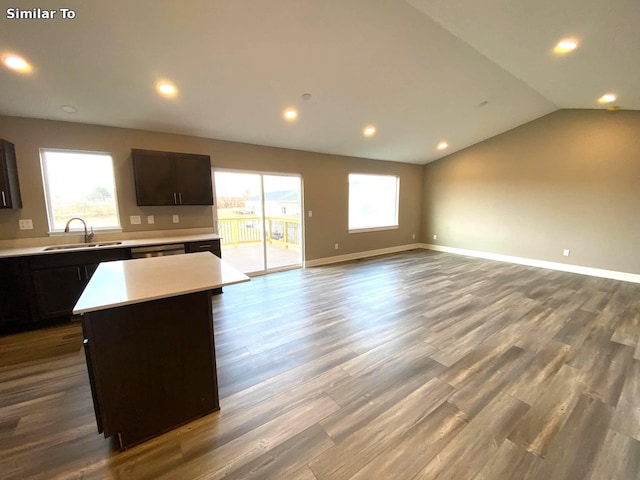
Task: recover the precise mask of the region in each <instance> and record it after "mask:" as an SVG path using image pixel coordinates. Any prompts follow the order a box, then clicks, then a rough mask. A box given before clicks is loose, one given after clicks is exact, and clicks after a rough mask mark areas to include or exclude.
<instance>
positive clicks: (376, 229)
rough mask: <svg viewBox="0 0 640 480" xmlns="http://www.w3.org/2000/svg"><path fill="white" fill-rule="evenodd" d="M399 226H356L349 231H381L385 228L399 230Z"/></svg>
mask: <svg viewBox="0 0 640 480" xmlns="http://www.w3.org/2000/svg"><path fill="white" fill-rule="evenodd" d="M398 228H399V225H390V226H388V227H369V228H354V229H351V230H349V233H367V232H381V231H384V230H397V229H398Z"/></svg>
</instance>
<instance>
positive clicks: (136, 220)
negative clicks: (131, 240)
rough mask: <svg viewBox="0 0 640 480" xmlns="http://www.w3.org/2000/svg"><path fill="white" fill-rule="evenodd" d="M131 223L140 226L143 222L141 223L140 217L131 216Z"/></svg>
mask: <svg viewBox="0 0 640 480" xmlns="http://www.w3.org/2000/svg"><path fill="white" fill-rule="evenodd" d="M129 221H130V222H131V225H140V224H141V223H142V222H141V221H140V215H131V216H130V217H129Z"/></svg>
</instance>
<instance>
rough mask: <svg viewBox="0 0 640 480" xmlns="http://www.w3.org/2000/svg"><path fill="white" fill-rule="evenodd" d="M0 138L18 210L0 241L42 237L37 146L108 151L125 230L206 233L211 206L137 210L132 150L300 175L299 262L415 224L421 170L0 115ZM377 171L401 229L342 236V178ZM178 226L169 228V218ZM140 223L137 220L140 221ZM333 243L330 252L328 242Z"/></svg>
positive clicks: (405, 235)
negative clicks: (13, 174) (390, 186)
mask: <svg viewBox="0 0 640 480" xmlns="http://www.w3.org/2000/svg"><path fill="white" fill-rule="evenodd" d="M0 138H5V139H7V140H9V141H10V142H12V143H14V144H15V146H16V156H17V161H18V174H19V177H20V188H21V191H22V200H23V208H22V209H19V210H0V240H6V239H16V238H27V237H46V235H47V229H48V228H47V216H46V209H45V203H44V193H43V189H42V179H41V174H40V157H39V149H40V148H45V147H47V148H60V149H72V150H92V151H103V152H110V153H111V154H112V156H113V159H114V164H115V170H116V184H117V189H118V202H119V208H120V217H121V222H122V226H123V230H124V231H125V232H133V231H141V230H148V231H150V232H152V231H154V230H167V229H173V228H181V229H182V228H193V227H211V226H212V225H213V216H212V207H138V206H137V205H136V200H135V189H134V183H133V166H132V162H131V149H132V148H143V149H152V150H167V151H176V152H185V153H202V154H207V155H211V163H212V166H213V167H219V168H225V169H244V170H255V171H264V172H271V173H296V174H300V175H302V178H303V187H304V207H305V209H306V210H307V211H308V210H312V211H313V217H312V218H305V228H306V231H305V243H306V259H307V260H314V259H319V258H324V257H330V256H334V255H345V254H349V253H357V252H362V251H367V250H375V249H381V248H389V247H395V246H401V245H407V244H411V243H414V242H416V241H418V238H416V239H415V240H414V239H413V238H412V234H413V233H416V234H419V232H420V222H421V212H420V205H421V197H422V169H423V167H422V166H420V165H411V164H403V163H396V162H381V161H376V160H366V159H359V158H352V157H340V156H334V155H323V154H315V153H309V152H302V151H296V150H287V149H280V148H270V147H261V146H256V145H248V144H241V143H234V142H225V141H220V140H211V139H205V138H197V137H189V136H184V135H169V134H162V133H155V132H148V131H141V130H132V129H123V128H113V127H101V126H96V125H84V124H78V123H70V122H57V121H46V120H36V119H25V118H16V117H3V116H0ZM350 172H356V173H384V174H391V175H399V176H400V184H401V195H400V228H399V229H398V230H388V231H380V232H370V233H359V234H349V233H348V232H347V213H348V206H347V202H348V185H347V175H348V174H349V173H350ZM175 213H177V214H179V215H180V223H179V224H178V225H174V224H173V223H172V222H171V216H172V215H173V214H175ZM130 215H142V216H146V215H154V216H155V220H156V223H155V225H145V224H144V223H145V222H144V221H143V224H142V225H130V224H129V216H130ZM26 218H31V219H33V223H34V227H35V228H34V230H31V231H28V230H24V231H20V230H19V229H18V220H19V219H26ZM143 219H144V217H143ZM335 243H338V244H339V245H340V249H339V250H334V244H335Z"/></svg>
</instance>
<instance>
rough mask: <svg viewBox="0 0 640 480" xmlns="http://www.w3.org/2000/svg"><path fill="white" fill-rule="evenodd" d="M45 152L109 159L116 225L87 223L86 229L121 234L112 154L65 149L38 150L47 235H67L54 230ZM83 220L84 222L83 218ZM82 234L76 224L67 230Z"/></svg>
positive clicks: (61, 229) (82, 230)
mask: <svg viewBox="0 0 640 480" xmlns="http://www.w3.org/2000/svg"><path fill="white" fill-rule="evenodd" d="M47 152H52V153H69V154H84V155H96V156H105V157H109V159H110V160H111V172H112V174H113V198H114V200H115V217H116V220H117V222H118V224H117V225H113V226H107V227H100V226H94V225H91V224H89V223H87V229H89V228H93V230H94V231H96V232H122V221H121V218H120V205H119V202H118V185H117V180H116V168H115V165H114V161H113V154H111V153H110V152H103V151H94V150H70V149H65V148H40V172H41V176H42V188H43V194H44V202H45V208H46V210H47V223H48V231H47V234H48V235H49V236H56V235H67V233H66V232H65V231H64V228H55V221H54V218H55V217H54V212H53V204H52V203H53V202H52V201H51V199H50V187H49V176H48V174H47V168H46V166H45V163H46V159H45V155H46V153H47ZM83 220H85V219H84V218H83ZM79 232H81V233H84V228H81V227H78V226H77V225H76V224H73V225H71V228H70V229H69V233H79Z"/></svg>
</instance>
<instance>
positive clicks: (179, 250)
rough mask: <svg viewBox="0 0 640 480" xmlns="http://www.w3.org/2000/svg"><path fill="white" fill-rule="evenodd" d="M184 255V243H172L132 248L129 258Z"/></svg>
mask: <svg viewBox="0 0 640 480" xmlns="http://www.w3.org/2000/svg"><path fill="white" fill-rule="evenodd" d="M184 253H185V251H184V243H174V244H170V245H154V246H150V247H134V248H132V249H131V258H148V257H165V256H167V255H182V254H184Z"/></svg>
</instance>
